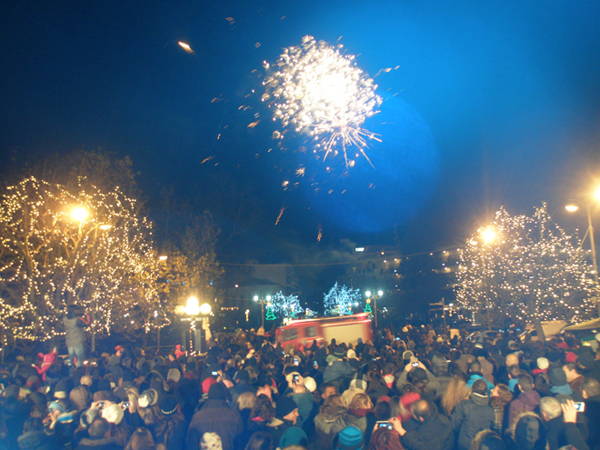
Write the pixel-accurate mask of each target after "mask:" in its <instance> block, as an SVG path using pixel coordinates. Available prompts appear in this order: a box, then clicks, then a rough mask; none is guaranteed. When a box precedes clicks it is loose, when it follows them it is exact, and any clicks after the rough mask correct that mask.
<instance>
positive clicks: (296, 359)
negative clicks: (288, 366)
mask: <svg viewBox="0 0 600 450" xmlns="http://www.w3.org/2000/svg"><path fill="white" fill-rule="evenodd" d="M299 364H300V360H299V359H298V358H297V357H296V358H294V365H295V366H297V365H299Z"/></svg>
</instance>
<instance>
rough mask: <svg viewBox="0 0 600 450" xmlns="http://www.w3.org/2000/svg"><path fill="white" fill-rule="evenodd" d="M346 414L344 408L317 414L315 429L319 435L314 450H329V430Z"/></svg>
mask: <svg viewBox="0 0 600 450" xmlns="http://www.w3.org/2000/svg"><path fill="white" fill-rule="evenodd" d="M345 413H346V409H345V408H336V409H335V410H333V411H330V412H328V413H327V414H325V413H319V414H317V416H316V417H315V428H316V429H317V434H318V435H319V441H318V442H317V445H316V448H317V449H323V450H328V449H329V436H330V434H331V429H332V427H333V424H334V423H336V421H337V420H338V419H340V418H342V417H343V415H344V414H345Z"/></svg>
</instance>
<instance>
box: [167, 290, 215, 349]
mask: <svg viewBox="0 0 600 450" xmlns="http://www.w3.org/2000/svg"><path fill="white" fill-rule="evenodd" d="M211 311H212V308H211V306H210V305H209V304H208V303H203V304H202V305H200V301H199V300H198V299H197V298H196V297H193V296H192V297H190V298H188V299H187V302H186V304H185V306H178V307H177V308H176V309H175V314H178V315H182V316H187V317H186V319H181V320H182V321H183V320H189V322H190V336H189V341H188V345H187V347H188V349H189V350H190V351H191V350H192V349H194V350H200V352H201V351H202V348H201V347H202V341H201V339H202V338H201V335H200V336H198V335H197V333H196V331H198V330H196V328H197V327H196V322H197V321H198V319H202V329H204V330H206V328H207V326H206V320H207V319H208V316H209V315H210V313H211ZM182 340H183V341H184V342H185V341H186V339H185V332H183V339H182ZM194 343H195V344H196V345H194Z"/></svg>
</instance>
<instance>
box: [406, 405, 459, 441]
mask: <svg viewBox="0 0 600 450" xmlns="http://www.w3.org/2000/svg"><path fill="white" fill-rule="evenodd" d="M409 424H410V425H409ZM408 428H410V429H411V430H410V431H408ZM405 429H406V430H407V433H406V434H405V435H404V436H402V437H401V438H400V441H401V443H402V447H403V448H406V449H408V450H452V449H453V448H454V432H453V431H452V425H451V424H450V421H449V420H448V418H447V417H446V416H443V415H441V414H439V413H434V414H433V415H432V416H431V417H430V418H429V419H427V420H426V421H425V422H420V421H417V420H415V419H411V420H410V421H409V422H407V424H406V427H405Z"/></svg>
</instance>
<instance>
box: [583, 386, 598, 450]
mask: <svg viewBox="0 0 600 450" xmlns="http://www.w3.org/2000/svg"><path fill="white" fill-rule="evenodd" d="M584 414H585V416H586V417H587V418H588V421H589V430H590V436H589V438H588V443H589V444H590V448H591V449H592V450H600V395H597V396H595V397H589V398H588V399H587V400H586V401H585V413H584Z"/></svg>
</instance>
